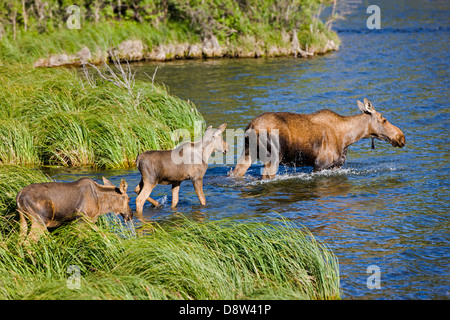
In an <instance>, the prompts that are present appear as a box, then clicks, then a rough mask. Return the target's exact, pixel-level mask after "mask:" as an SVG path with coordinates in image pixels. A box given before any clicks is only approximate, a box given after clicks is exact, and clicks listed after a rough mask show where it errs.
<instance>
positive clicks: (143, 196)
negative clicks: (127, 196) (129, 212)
mask: <svg viewBox="0 0 450 320" xmlns="http://www.w3.org/2000/svg"><path fill="white" fill-rule="evenodd" d="M155 186H156V183H155V184H150V183H144V187H143V188H142V189H141V191H140V193H139V195H138V196H137V198H136V214H137V215H139V216H142V212H143V210H144V203H145V200H148V201H150V203H151V204H153V205H154V206H155V207H157V206H159V203H158V201H156V200H153V199H152V198H150V197H149V196H150V194H151V193H152V190H153V188H154V187H155Z"/></svg>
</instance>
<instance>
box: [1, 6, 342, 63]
mask: <svg viewBox="0 0 450 320" xmlns="http://www.w3.org/2000/svg"><path fill="white" fill-rule="evenodd" d="M45 3H46V4H48V5H44V2H42V1H41V0H36V1H34V2H33V3H32V1H28V0H7V1H6V2H4V3H3V5H0V61H3V62H7V61H21V62H24V61H27V62H34V61H36V60H37V59H39V58H44V57H48V56H49V55H51V54H61V53H67V54H75V53H77V52H78V51H79V50H81V49H82V48H83V47H87V48H89V50H90V52H91V53H92V59H91V61H92V62H99V61H101V60H103V59H105V57H106V56H107V51H108V49H109V48H111V47H114V46H117V45H118V44H120V43H121V42H123V41H125V40H130V39H131V40H140V41H142V43H143V44H144V45H145V46H146V47H147V49H148V51H151V50H152V48H155V47H156V46H159V45H166V44H181V43H191V44H194V43H201V42H202V40H203V39H205V38H206V37H208V36H210V35H214V36H215V37H217V39H218V41H219V43H220V45H221V46H222V47H223V48H224V52H223V54H224V55H227V56H249V54H250V53H253V51H255V50H256V54H257V55H258V54H260V55H264V54H265V53H269V52H271V51H273V50H275V49H276V50H277V51H276V52H278V53H279V54H283V53H284V55H286V53H287V50H290V49H291V41H290V39H289V34H291V35H292V32H293V31H294V30H295V31H296V32H297V34H298V39H299V43H300V47H301V48H302V49H303V50H305V49H307V48H309V49H311V50H312V51H313V52H322V51H323V50H325V51H326V49H325V48H326V46H327V42H328V40H333V41H334V42H335V43H336V44H338V43H339V39H338V37H337V35H336V33H335V32H333V31H331V29H330V27H331V22H332V21H333V20H334V19H335V18H336V15H335V14H334V13H333V14H332V16H330V17H329V18H328V20H327V21H326V22H323V21H322V20H321V19H320V18H319V16H320V14H321V12H322V11H323V8H324V7H326V6H330V5H332V4H333V5H334V6H335V5H336V0H289V1H271V0H239V1H236V0H226V1H217V0H209V1H199V0H188V1H185V0H156V1H153V0H122V1H121V2H120V6H119V3H118V2H116V1H106V0H96V1H89V0H84V1H81V2H78V5H79V6H80V7H79V8H80V12H79V17H80V19H79V20H80V27H81V29H68V27H67V21H68V20H70V21H72V20H71V19H72V18H70V17H71V14H72V15H73V14H75V13H74V12H75V11H69V13H68V12H67V11H66V10H67V8H68V6H69V5H72V4H73V3H72V2H71V1H59V0H46V2H45ZM333 12H334V10H333ZM286 37H287V39H286ZM249 47H250V48H249ZM258 52H260V53H258ZM169 56H170V55H169Z"/></svg>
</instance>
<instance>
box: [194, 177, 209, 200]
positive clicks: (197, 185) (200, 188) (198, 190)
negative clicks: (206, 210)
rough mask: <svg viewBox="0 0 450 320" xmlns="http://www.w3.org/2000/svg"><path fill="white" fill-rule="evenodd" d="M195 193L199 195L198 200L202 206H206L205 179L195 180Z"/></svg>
mask: <svg viewBox="0 0 450 320" xmlns="http://www.w3.org/2000/svg"><path fill="white" fill-rule="evenodd" d="M192 183H193V184H194V189H195V192H196V193H197V196H198V200H200V204H201V205H202V206H204V205H206V198H205V194H204V193H203V179H198V180H193V181H192Z"/></svg>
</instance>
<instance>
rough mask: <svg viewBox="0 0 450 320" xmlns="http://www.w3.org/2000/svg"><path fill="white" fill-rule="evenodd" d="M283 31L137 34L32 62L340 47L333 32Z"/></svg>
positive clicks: (313, 51) (311, 52) (294, 52)
mask: <svg viewBox="0 0 450 320" xmlns="http://www.w3.org/2000/svg"><path fill="white" fill-rule="evenodd" d="M300 39H302V41H301V42H300V41H299V36H298V33H297V32H296V31H292V32H290V33H288V32H286V31H282V32H278V33H276V34H269V35H266V39H263V38H261V37H259V36H255V35H243V36H239V37H237V38H235V39H233V40H231V41H230V40H229V39H226V40H225V41H223V42H222V43H220V42H219V40H218V39H217V37H216V36H215V35H209V36H207V37H205V38H204V39H203V40H202V41H201V42H193V43H189V42H165V43H163V44H154V43H153V44H152V43H149V42H146V41H144V40H141V38H140V37H136V38H134V39H132V40H131V39H130V40H124V41H123V42H120V43H119V44H118V45H116V46H111V47H108V48H103V49H102V48H101V47H99V46H98V45H97V43H98V42H95V40H94V42H95V43H96V44H95V45H93V46H91V48H90V47H89V46H86V45H84V44H83V41H81V42H80V47H81V49H80V50H79V51H77V52H76V53H69V52H64V53H60V54H49V55H48V56H46V57H44V58H39V59H37V60H36V61H34V63H33V66H34V67H35V68H37V67H60V66H81V65H83V64H100V63H102V62H103V61H113V60H114V59H119V60H121V61H128V62H135V61H172V60H181V59H218V58H263V57H269V58H273V57H287V56H292V57H303V58H307V57H312V56H315V55H321V54H325V53H327V52H330V51H337V50H339V45H338V43H339V39H338V37H337V36H336V34H334V33H332V32H331V31H329V32H326V33H325V32H323V33H322V32H319V33H317V34H314V35H312V34H310V33H309V32H303V34H301V35H300Z"/></svg>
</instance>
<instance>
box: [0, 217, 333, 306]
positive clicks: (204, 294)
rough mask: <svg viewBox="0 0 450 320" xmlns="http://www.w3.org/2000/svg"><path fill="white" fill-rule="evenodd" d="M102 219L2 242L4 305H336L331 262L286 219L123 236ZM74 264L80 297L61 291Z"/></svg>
mask: <svg viewBox="0 0 450 320" xmlns="http://www.w3.org/2000/svg"><path fill="white" fill-rule="evenodd" d="M102 220H103V224H100V225H91V224H84V225H79V224H78V225H75V224H72V225H68V226H65V227H62V228H60V229H58V230H57V231H56V232H55V233H53V234H51V235H48V236H45V237H43V238H41V240H40V241H39V242H38V243H36V244H31V245H30V246H31V247H21V246H17V243H16V238H15V236H13V235H9V236H8V237H5V236H4V237H3V239H1V243H2V246H0V281H1V282H2V286H1V288H2V289H0V298H2V299H338V298H339V270H338V262H337V259H336V257H335V256H334V255H333V254H332V253H331V251H330V250H329V249H328V248H327V247H326V246H324V245H323V244H321V243H320V242H317V241H316V240H315V239H314V237H313V236H312V235H311V234H310V233H309V232H308V231H306V230H304V229H298V228H297V227H295V226H293V225H292V224H290V223H287V222H286V221H285V222H283V223H282V224H281V225H269V224H263V223H258V222H247V223H237V222H226V221H221V222H204V223H199V222H195V221H192V220H188V219H182V221H181V222H178V223H176V224H169V225H167V224H164V225H154V226H153V231H152V232H151V233H150V234H146V235H140V236H134V237H133V236H130V237H128V238H124V237H120V236H119V235H117V234H116V233H112V232H111V231H110V230H109V229H108V228H107V224H106V223H105V221H106V219H102ZM119 228H120V227H119ZM122 234H123V233H122ZM125 234H128V235H131V233H130V232H128V233H127V231H126V232H125ZM71 265H75V266H77V268H79V270H80V274H81V279H80V280H81V282H80V288H79V289H73V288H71V287H70V286H68V285H67V281H68V280H69V277H70V275H71V274H70V273H68V268H69V266H71ZM69 270H70V269H69Z"/></svg>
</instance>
